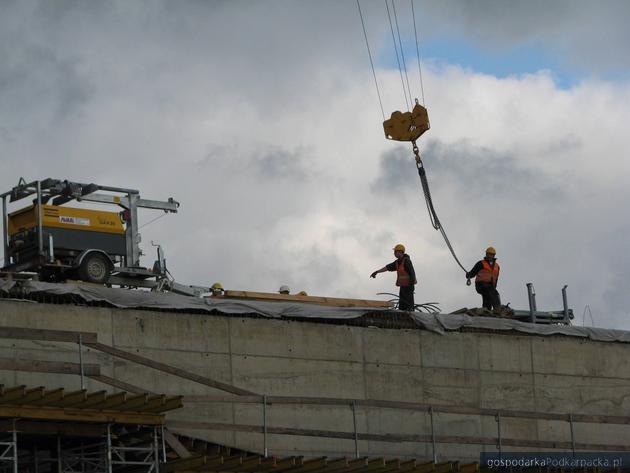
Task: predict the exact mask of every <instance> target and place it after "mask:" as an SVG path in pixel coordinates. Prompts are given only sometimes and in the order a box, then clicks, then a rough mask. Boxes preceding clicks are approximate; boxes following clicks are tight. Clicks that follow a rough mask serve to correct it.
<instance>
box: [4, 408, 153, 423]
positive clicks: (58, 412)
mask: <svg viewBox="0 0 630 473" xmlns="http://www.w3.org/2000/svg"><path fill="white" fill-rule="evenodd" d="M0 417H12V418H18V417H22V418H25V419H31V420H33V419H38V420H60V421H61V420H63V421H68V420H69V421H75V422H99V423H117V424H145V425H161V424H163V423H164V416H163V415H160V414H143V413H139V412H118V411H99V410H94V409H74V408H58V407H30V406H6V405H5V406H0Z"/></svg>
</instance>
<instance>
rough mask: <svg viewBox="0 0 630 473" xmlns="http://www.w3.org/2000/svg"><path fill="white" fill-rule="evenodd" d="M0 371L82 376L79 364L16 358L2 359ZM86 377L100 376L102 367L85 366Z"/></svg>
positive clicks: (94, 365) (85, 364)
mask: <svg viewBox="0 0 630 473" xmlns="http://www.w3.org/2000/svg"><path fill="white" fill-rule="evenodd" d="M0 370H11V371H25V372H32V373H60V374H77V375H78V374H81V366H80V364H79V363H70V362H60V361H44V360H24V359H19V358H18V359H14V358H0ZM83 372H84V374H85V375H99V374H100V372H101V367H100V366H99V365H96V364H88V363H84V364H83Z"/></svg>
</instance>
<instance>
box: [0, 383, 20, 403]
mask: <svg viewBox="0 0 630 473" xmlns="http://www.w3.org/2000/svg"><path fill="white" fill-rule="evenodd" d="M25 393H26V386H15V387H13V388H7V389H3V392H2V396H0V403H6V402H13V401H14V400H15V399H19V398H21V397H23V396H24V394H25Z"/></svg>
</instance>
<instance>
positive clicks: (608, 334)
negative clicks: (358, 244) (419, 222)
mask: <svg viewBox="0 0 630 473" xmlns="http://www.w3.org/2000/svg"><path fill="white" fill-rule="evenodd" d="M2 292H4V293H5V294H7V295H9V297H24V298H28V297H29V296H30V297H33V296H39V295H44V296H45V295H49V296H50V295H52V296H61V297H64V296H70V297H72V300H76V299H78V300H81V301H83V302H87V303H89V302H98V303H107V304H109V305H111V306H114V307H119V308H128V309H155V310H181V311H186V310H190V311H195V312H205V313H208V314H223V315H251V314H253V315H259V316H262V317H269V318H274V319H280V318H306V319H308V318H310V319H329V320H344V319H345V320H350V319H356V318H359V317H362V316H365V315H367V314H371V315H376V316H378V317H380V316H381V315H382V316H383V318H386V317H388V315H389V316H390V317H391V315H392V314H393V313H396V314H398V315H399V316H400V314H406V315H407V316H409V317H410V318H411V319H412V320H413V321H414V322H415V323H416V324H417V325H418V326H419V327H420V328H422V329H425V330H429V331H431V332H434V333H439V334H445V333H446V332H449V331H458V330H466V329H473V330H475V329H477V330H484V331H491V332H518V333H525V334H531V335H539V336H553V335H562V336H568V337H579V338H585V339H590V340H596V341H603V342H624V343H630V332H626V331H623V330H612V329H603V328H589V327H572V326H567V325H549V324H532V323H529V322H520V321H517V320H512V319H506V318H497V317H471V316H469V315H465V314H424V313H420V312H401V311H391V310H387V309H375V308H371V307H365V308H363V307H332V306H325V305H319V304H311V303H304V302H283V301H278V302H276V301H273V302H268V301H256V300H244V299H221V298H212V297H209V298H197V297H188V296H182V295H178V294H172V293H160V292H148V291H134V290H128V289H118V288H107V287H101V286H96V285H90V284H71V283H67V284H53V283H45V282H38V281H28V280H27V281H8V280H4V279H1V278H0V293H2Z"/></svg>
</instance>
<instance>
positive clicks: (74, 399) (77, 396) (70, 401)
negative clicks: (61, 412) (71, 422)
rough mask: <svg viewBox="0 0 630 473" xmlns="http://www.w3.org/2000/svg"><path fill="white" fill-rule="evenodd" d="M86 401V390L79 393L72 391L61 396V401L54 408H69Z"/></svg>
mask: <svg viewBox="0 0 630 473" xmlns="http://www.w3.org/2000/svg"><path fill="white" fill-rule="evenodd" d="M86 399H87V390H86V389H80V390H79V391H73V392H71V393H68V394H66V395H64V396H63V399H62V400H61V401H59V402H58V403H57V404H56V406H55V407H69V406H73V405H75V404H80V403H82V402H83V401H85V400H86Z"/></svg>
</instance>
